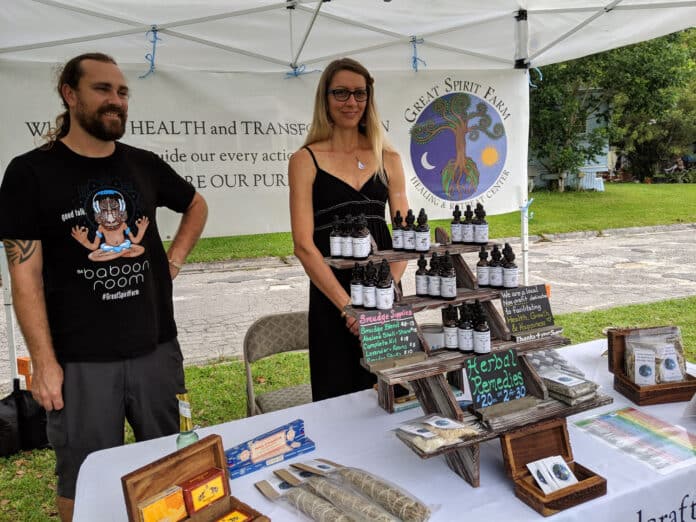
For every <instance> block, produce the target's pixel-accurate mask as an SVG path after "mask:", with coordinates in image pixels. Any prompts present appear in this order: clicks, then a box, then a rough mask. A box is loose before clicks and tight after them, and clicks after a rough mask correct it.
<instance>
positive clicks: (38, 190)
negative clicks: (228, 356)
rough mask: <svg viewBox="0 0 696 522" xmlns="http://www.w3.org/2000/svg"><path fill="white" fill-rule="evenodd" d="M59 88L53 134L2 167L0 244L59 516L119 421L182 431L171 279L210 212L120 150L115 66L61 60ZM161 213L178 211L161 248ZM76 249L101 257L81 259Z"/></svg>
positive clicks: (113, 437) (65, 513) (131, 150)
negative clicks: (42, 417) (110, 221)
mask: <svg viewBox="0 0 696 522" xmlns="http://www.w3.org/2000/svg"><path fill="white" fill-rule="evenodd" d="M57 89H58V94H59V96H60V97H61V100H62V102H63V105H64V107H65V109H66V110H65V112H64V113H63V114H61V115H60V116H58V118H57V119H56V129H55V131H53V132H52V133H51V134H50V135H49V136H47V143H46V144H45V145H43V146H42V147H40V148H38V149H35V150H32V151H30V152H28V153H26V154H23V155H21V156H18V157H16V158H14V159H13V160H12V161H11V162H10V164H9V165H8V167H7V171H6V172H5V176H4V178H3V180H2V185H1V186H0V238H2V240H3V243H4V245H5V250H6V253H7V257H8V261H9V266H10V277H11V282H12V296H13V301H14V307H15V311H16V314H17V319H18V321H19V324H20V327H21V329H22V333H23V334H24V338H25V340H26V343H27V347H28V349H29V353H30V355H31V360H32V364H33V368H34V376H33V385H32V394H33V396H34V398H35V399H36V400H37V401H38V402H39V403H40V404H41V405H42V406H43V407H44V408H45V409H46V411H47V415H48V423H47V433H48V439H49V442H50V443H51V445H52V446H53V449H54V450H55V453H56V474H57V475H58V488H57V496H58V498H57V504H58V511H59V514H60V516H61V519H62V520H63V521H68V520H71V519H72V512H73V499H74V498H75V483H76V479H77V473H78V471H79V469H80V465H81V464H82V462H83V460H84V459H85V458H86V456H87V455H88V454H89V453H91V452H93V451H97V450H100V449H104V448H109V447H113V446H118V445H121V444H123V442H124V422H125V420H126V419H127V420H128V422H129V424H130V425H131V427H132V428H133V431H134V433H135V437H136V439H137V440H147V439H151V438H155V437H161V436H164V435H170V434H173V433H176V432H177V431H178V429H179V417H178V402H177V398H176V394H177V393H182V392H183V391H184V390H185V384H184V371H183V357H182V355H181V350H180V348H179V344H178V342H177V339H176V335H177V332H176V324H175V322H174V313H173V304H172V280H173V279H174V278H175V277H176V276H177V274H178V272H179V270H180V269H181V266H182V264H183V263H184V261H185V259H186V256H187V255H188V253H189V252H190V251H191V249H192V248H193V246H194V244H195V243H196V241H197V240H198V238H199V237H200V234H201V232H202V230H203V226H204V225H205V221H206V217H207V205H206V203H205V200H204V199H203V198H202V197H201V195H200V194H198V193H196V191H195V189H194V188H193V187H192V186H191V185H190V184H189V183H187V182H186V181H185V180H184V179H183V178H181V177H180V176H179V175H178V174H177V173H176V172H174V170H173V169H172V168H171V167H169V165H167V164H166V163H165V162H164V161H162V160H161V159H160V158H159V157H158V156H157V155H155V154H153V153H151V152H148V151H145V150H142V149H137V148H135V147H131V146H128V145H125V144H123V143H121V142H119V141H117V140H118V139H119V138H121V136H123V134H124V132H125V129H126V119H127V116H128V98H129V89H128V85H127V82H126V79H125V77H124V76H123V74H122V73H121V70H120V69H119V67H118V66H117V64H116V62H115V61H114V60H113V58H111V57H109V56H107V55H104V54H101V53H89V54H83V55H80V56H77V57H75V58H73V59H71V60H69V61H68V62H67V63H66V64H65V66H64V67H63V69H62V72H61V74H60V77H59V79H58V85H57ZM107 198H108V200H109V201H108V202H107V203H106V204H102V203H101V202H102V201H103V200H105V199H107ZM100 205H101V206H102V207H104V209H103V212H96V210H100V208H101V207H100ZM109 205H110V206H114V205H115V208H113V209H112V208H106V206H109ZM160 206H165V207H168V208H170V209H172V210H174V211H176V212H180V213H182V214H183V216H182V219H181V223H180V225H179V228H178V231H177V233H176V235H175V237H174V239H173V241H172V243H171V246H170V247H169V249H168V251H166V252H165V250H164V247H163V245H162V240H161V238H160V236H159V232H158V229H157V222H156V219H155V217H156V216H155V213H156V209H157V207H160ZM109 213H111V214H114V215H115V213H117V214H118V216H120V217H119V219H121V221H122V223H119V224H118V227H119V228H122V229H123V230H119V231H118V232H115V231H111V232H109V233H111V234H114V235H115V234H116V233H118V234H120V236H121V237H123V238H124V239H120V240H118V242H117V240H116V239H113V240H112V241H111V243H114V242H117V244H116V246H113V245H110V246H111V248H110V249H108V248H103V247H102V248H101V249H100V250H97V246H99V245H102V244H104V243H106V244H107V245H108V244H109V238H108V237H107V238H106V239H105V238H104V236H105V235H106V233H107V231H108V229H107V228H106V227H105V225H104V223H106V220H107V218H108V217H109V215H110V214H109ZM104 216H107V217H106V218H105V217H104ZM112 228H113V227H112ZM131 230H132V231H134V232H131ZM100 234H101V236H102V237H99V235H100ZM76 240H77V241H76ZM126 241H127V242H128V244H127V245H126V244H125V242H126ZM92 245H93V247H92ZM136 246H137V248H135V247H136ZM85 247H87V248H89V249H90V250H93V251H95V252H97V254H102V255H101V256H98V255H96V254H95V255H91V254H90V256H86V255H85ZM122 252H125V253H126V254H128V255H123V254H122ZM93 253H94V252H93ZM107 254H108V255H107ZM115 254H119V255H115Z"/></svg>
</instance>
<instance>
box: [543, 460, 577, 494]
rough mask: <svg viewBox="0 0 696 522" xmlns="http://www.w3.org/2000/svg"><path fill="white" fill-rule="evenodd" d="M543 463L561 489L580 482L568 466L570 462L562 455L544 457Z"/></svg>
mask: <svg viewBox="0 0 696 522" xmlns="http://www.w3.org/2000/svg"><path fill="white" fill-rule="evenodd" d="M543 464H544V466H546V470H547V471H548V472H549V475H551V478H552V479H553V480H554V481H555V482H556V484H558V488H559V489H562V488H565V487H568V486H572V485H573V484H577V483H578V479H577V478H576V477H575V475H574V474H573V471H572V470H571V469H570V467H568V463H567V462H566V461H565V460H564V459H563V457H561V456H560V455H555V456H553V457H547V458H545V459H543Z"/></svg>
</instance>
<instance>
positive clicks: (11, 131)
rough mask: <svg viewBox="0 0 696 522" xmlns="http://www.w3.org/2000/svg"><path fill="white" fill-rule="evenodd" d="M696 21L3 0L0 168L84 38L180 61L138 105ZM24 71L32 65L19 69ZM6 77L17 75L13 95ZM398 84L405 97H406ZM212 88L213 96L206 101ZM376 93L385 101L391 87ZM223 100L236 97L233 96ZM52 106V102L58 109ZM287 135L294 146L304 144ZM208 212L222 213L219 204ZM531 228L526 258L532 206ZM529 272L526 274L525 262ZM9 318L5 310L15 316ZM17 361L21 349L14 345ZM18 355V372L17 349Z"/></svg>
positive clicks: (603, 2)
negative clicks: (177, 84) (178, 92)
mask: <svg viewBox="0 0 696 522" xmlns="http://www.w3.org/2000/svg"><path fill="white" fill-rule="evenodd" d="M695 23H696V0H673V1H660V0H611V1H609V0H488V1H486V2H482V1H480V0H393V1H391V0H386V1H383V0H329V1H324V2H317V1H313V0H287V1H278V0H275V1H274V0H195V1H191V0H2V8H1V9H0V85H3V86H4V88H5V91H4V93H5V96H4V97H3V99H2V100H0V114H2V115H3V119H5V122H6V127H7V128H6V131H4V134H0V138H1V139H0V166H2V168H0V171H2V170H3V169H4V166H6V164H7V161H9V159H10V158H11V157H12V156H14V155H16V154H18V153H20V152H23V151H24V150H27V149H28V148H30V145H31V144H30V143H27V141H30V138H31V137H29V139H28V138H27V137H26V136H22V137H21V139H20V138H19V137H18V134H19V133H18V132H17V129H19V127H20V126H21V127H24V124H26V123H27V122H26V120H27V119H32V118H34V119H36V118H39V117H40V116H36V115H35V114H33V113H32V114H31V116H25V115H24V114H18V111H20V110H23V111H25V112H31V109H33V108H34V107H33V106H34V105H35V104H36V102H37V98H38V97H39V96H42V94H37V92H40V93H45V92H48V91H47V90H46V89H45V87H46V85H42V88H43V90H42V91H34V90H32V86H31V84H33V83H37V82H38V83H42V84H43V83H45V81H46V78H45V77H44V76H36V75H29V74H28V72H30V71H32V70H34V69H35V68H36V66H41V64H44V68H49V67H48V65H49V64H50V67H52V66H53V65H54V64H58V63H62V62H64V61H65V60H66V59H68V58H70V57H72V56H75V55H77V54H80V53H84V52H92V51H95V50H98V51H101V52H105V53H107V54H110V55H112V56H114V57H116V59H117V61H118V62H119V64H120V65H121V66H122V67H125V68H129V69H130V70H131V71H140V74H141V75H144V74H146V73H148V72H152V71H153V70H154V71H160V74H155V77H158V76H160V75H167V74H171V75H173V76H167V77H166V78H167V80H165V81H164V82H162V83H161V84H160V86H158V88H157V89H154V88H153V89H152V90H149V91H148V90H147V89H144V90H143V92H144V93H145V99H144V100H143V99H142V98H139V99H138V106H139V107H142V106H143V105H147V104H148V103H162V101H161V99H162V98H166V97H167V93H166V92H163V91H162V90H161V89H162V86H161V85H165V84H166V81H168V80H169V79H171V78H172V77H177V78H179V79H181V78H188V77H191V76H194V75H195V73H205V74H206V76H205V79H204V80H201V81H203V82H210V84H211V85H212V87H211V88H212V89H215V88H223V89H230V92H229V93H228V96H230V97H234V96H235V94H236V93H235V92H231V88H230V86H229V82H228V83H227V84H222V83H214V82H213V79H214V78H215V77H216V75H218V73H225V77H226V78H228V77H229V74H235V75H236V76H235V78H236V79H237V80H238V81H236V82H234V83H235V84H236V85H237V86H238V87H237V88H238V89H243V88H244V87H241V86H243V85H246V86H247V88H248V86H249V85H251V84H250V83H248V82H247V83H245V82H244V78H243V75H244V74H246V73H258V74H271V75H277V77H278V78H286V77H290V78H291V77H292V76H293V75H294V76H297V77H299V79H298V82H299V83H298V85H302V86H303V88H304V87H308V86H310V85H315V84H316V81H317V79H316V78H313V79H312V80H311V81H305V83H304V84H302V83H301V80H302V77H303V76H304V73H309V72H313V71H317V70H321V69H322V68H323V67H325V65H326V64H327V63H329V62H330V61H331V60H333V59H334V58H337V57H341V56H351V57H353V58H356V59H357V60H359V61H361V62H362V63H363V64H364V65H366V66H367V67H368V69H370V70H371V71H372V72H373V73H379V72H394V73H398V74H402V73H413V71H418V72H419V75H420V76H424V75H425V74H426V73H432V72H437V71H444V72H448V71H449V72H457V71H484V72H485V71H490V72H491V74H495V72H496V71H499V72H502V71H511V70H514V69H522V70H524V69H526V68H529V67H537V66H542V65H547V64H551V63H556V62H561V61H565V60H570V59H574V58H578V57H581V56H584V55H588V54H593V53H597V52H600V51H604V50H608V49H612V48H615V47H620V46H623V45H628V44H631V43H635V42H639V41H642V40H647V39H651V38H655V37H658V36H661V35H664V34H668V33H671V32H675V31H678V30H681V29H684V28H688V27H691V26H693V25H694V24H695ZM146 55H147V56H146ZM24 65H27V66H34V69H31V67H28V68H23V66H24ZM24 71H27V75H26V77H22V76H23V75H24ZM136 74H137V73H136ZM286 75H289V76H286ZM485 77H486V78H490V77H493V76H490V75H489V76H485ZM271 78H275V76H271ZM398 78H400V79H401V80H400V81H402V82H405V81H409V80H408V78H413V76H410V77H409V76H405V75H404V74H402V76H399V77H398ZM404 78H405V80H404ZM503 78H504V77H503ZM186 81H187V80H184V82H186ZM428 81H431V80H430V79H429V80H428ZM432 81H433V82H435V80H432ZM3 82H4V83H3ZM8 85H9V86H13V85H14V90H12V89H9V92H10V94H9V95H8V89H7V88H6V87H7V86H8ZM289 85H290V84H288V83H286V84H280V85H279V86H278V87H277V89H276V91H274V96H276V95H277V94H276V93H280V95H282V93H283V91H284V90H290V87H289ZM431 85H433V83H431ZM519 85H522V88H521V89H520V88H519ZM221 86H222V87H221ZM185 88H186V89H188V90H186V89H184V92H187V93H190V92H196V90H195V89H196V87H195V86H193V84H189V83H186V84H185ZM158 89H160V90H158ZM516 89H517V90H518V91H523V92H518V94H519V96H520V97H521V100H522V103H518V107H519V108H522V109H524V111H526V109H527V107H528V93H527V90H526V87H525V84H524V83H522V84H520V83H519V82H518V84H517V86H516ZM16 93H20V96H19V98H20V99H17V95H16ZM280 95H277V96H280ZM385 95H388V96H389V98H390V101H391V102H393V103H394V104H395V105H396V106H399V104H401V106H406V105H408V104H410V103H412V100H413V98H408V96H411V95H410V94H404V93H403V92H401V91H400V90H398V89H391V90H390V91H389V92H388V93H386V94H383V96H385ZM400 96H404V97H405V99H404V100H400V99H399V98H400ZM148 97H149V99H148ZM170 97H171V96H170ZM210 99H213V98H211V97H210V96H206V97H205V99H204V101H208V102H210ZM294 100H296V98H295V99H292V98H291V99H290V100H289V103H288V100H287V99H286V100H283V102H284V103H285V105H283V104H282V103H281V102H280V101H279V102H276V105H278V107H277V108H278V110H279V111H283V110H290V109H291V107H290V105H292V104H293V102H294ZM518 101H519V100H518ZM173 103H174V105H173V106H172V107H167V110H174V109H176V108H177V107H176V105H175V104H176V103H180V100H179V101H178V102H173ZM242 103H243V102H242ZM379 104H380V107H382V106H383V99H380V101H379ZM44 105H45V103H44ZM54 106H56V107H57V99H56V100H54ZM18 107H19V108H18ZM211 107H212V108H211V109H208V110H209V113H211V112H210V111H213V110H215V103H212V104H211ZM30 108H31V109H30ZM44 109H45V107H42V108H41V111H43V110H44ZM225 109H226V110H227V111H228V112H230V111H231V110H232V109H231V108H230V107H229V106H228V107H225ZM295 110H297V109H296V108H295ZM302 110H303V111H304V108H302ZM305 112H306V111H305ZM56 113H57V110H56V111H52V112H51V116H53V115H54V114H56ZM6 116H11V118H7V119H6ZM408 121H412V120H408ZM8 122H9V123H8ZM527 122H528V115H527V114H524V115H521V117H520V119H519V121H518V123H517V125H518V127H516V128H513V129H512V131H514V132H519V133H520V134H525V131H526V129H527ZM402 123H404V122H402ZM25 131H26V129H25ZM508 132H510V131H508ZM32 135H33V134H32ZM406 135H407V131H406ZM168 138H169V137H168ZM163 143H164V144H162V143H146V145H150V146H151V147H155V149H156V147H157V146H158V145H161V149H160V150H163V149H164V147H165V146H170V148H171V147H172V146H174V145H176V144H177V143H179V144H180V142H176V141H172V139H170V140H169V141H164V142H163ZM197 143H198V142H197ZM136 144H137V143H136ZM281 144H282V145H284V146H285V145H287V147H288V150H293V148H296V146H297V145H296V144H295V143H292V142H290V143H286V142H282V143H281ZM521 145H522V146H524V148H525V152H524V155H523V156H519V155H518V156H517V157H516V158H514V160H515V163H516V168H517V170H518V172H517V175H518V176H519V177H521V178H523V179H524V180H526V135H525V136H524V137H523V141H522V142H521ZM283 150H285V148H283ZM405 154H406V151H405V150H402V155H405ZM423 159H425V155H423ZM254 162H255V160H254ZM194 174H195V172H194ZM199 177H200V176H199ZM414 179H415V178H414ZM498 196H499V197H504V198H507V199H509V200H510V201H512V203H513V204H514V205H515V207H513V208H517V207H519V208H522V209H524V210H526V207H527V204H528V202H527V193H526V185H525V188H524V189H523V190H518V191H517V192H516V193H515V194H514V197H513V196H512V195H510V194H508V193H505V192H504V191H502V190H501V191H500V193H499V194H498ZM206 197H208V196H207V195H206ZM513 200H514V201H513ZM240 204H241V203H240ZM257 206H258V204H257ZM211 208H212V207H211ZM240 208H242V207H239V208H238V209H237V210H238V212H239V211H240ZM442 208H443V209H444V208H445V207H444V205H443V206H442ZM243 211H244V209H243V208H242V210H241V212H243ZM211 217H213V219H215V216H214V214H211ZM440 217H442V216H440ZM276 221H277V220H276ZM522 238H523V246H522V264H523V267H524V269H525V272H526V266H527V263H526V255H527V244H526V214H525V211H523V212H522ZM523 279H524V280H525V281H526V273H525V275H524V276H523ZM6 302H7V297H6ZM6 309H7V310H9V307H6ZM10 315H11V314H10ZM11 321H12V319H11V317H8V325H10V326H11ZM10 361H11V362H13V361H14V353H13V346H10ZM11 367H12V368H13V377H14V372H15V369H14V364H13V363H12V364H11Z"/></svg>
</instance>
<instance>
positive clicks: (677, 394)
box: [607, 327, 696, 406]
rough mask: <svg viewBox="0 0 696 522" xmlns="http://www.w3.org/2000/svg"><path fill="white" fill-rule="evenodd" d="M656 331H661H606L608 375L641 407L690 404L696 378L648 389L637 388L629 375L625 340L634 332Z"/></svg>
mask: <svg viewBox="0 0 696 522" xmlns="http://www.w3.org/2000/svg"><path fill="white" fill-rule="evenodd" d="M657 328H660V327H655V328H610V329H609V330H608V331H607V341H608V345H609V358H608V359H609V371H610V372H611V373H613V374H614V389H615V390H616V391H617V392H619V393H620V394H621V395H624V396H625V397H628V398H629V399H630V400H631V401H633V402H634V403H635V404H638V405H639V406H647V405H649V404H664V403H668V402H682V401H688V400H691V398H692V397H693V396H694V394H696V376H693V375H691V374H689V373H687V374H686V379H685V380H683V381H679V382H664V383H661V384H653V385H647V386H639V385H637V384H635V383H634V382H632V381H631V380H630V379H629V378H628V376H627V375H626V372H625V369H624V368H625V367H624V357H625V352H626V337H627V336H628V335H629V334H630V333H631V332H635V331H637V330H641V331H643V332H646V333H649V332H650V331H651V330H656V329H657Z"/></svg>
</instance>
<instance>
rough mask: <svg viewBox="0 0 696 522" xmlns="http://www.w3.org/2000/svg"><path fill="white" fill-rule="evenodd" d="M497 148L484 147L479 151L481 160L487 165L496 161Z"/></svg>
mask: <svg viewBox="0 0 696 522" xmlns="http://www.w3.org/2000/svg"><path fill="white" fill-rule="evenodd" d="M498 158H499V156H498V150H497V149H496V148H495V147H490V146H489V147H486V148H485V149H483V150H482V151H481V161H482V162H483V164H484V165H486V166H487V167H490V166H492V165H495V164H496V163H498Z"/></svg>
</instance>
